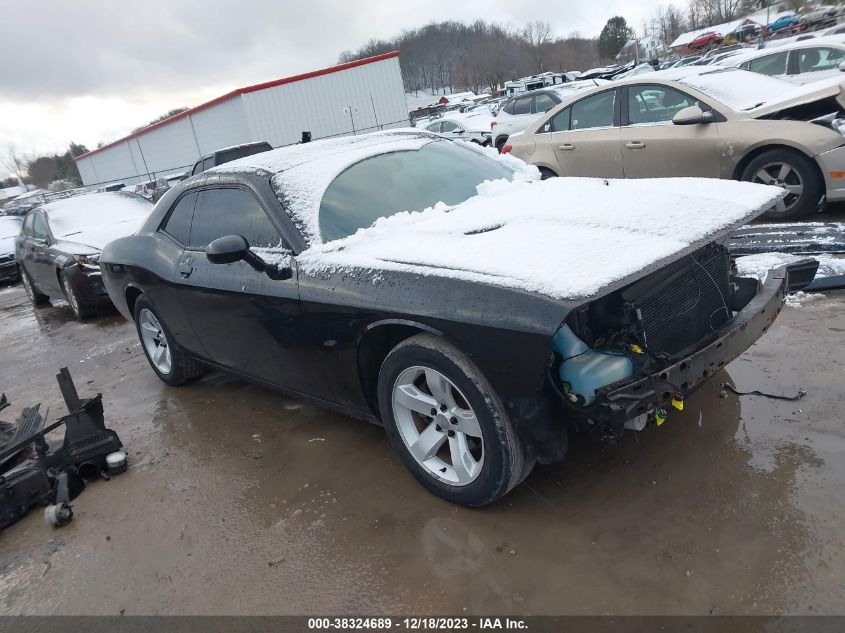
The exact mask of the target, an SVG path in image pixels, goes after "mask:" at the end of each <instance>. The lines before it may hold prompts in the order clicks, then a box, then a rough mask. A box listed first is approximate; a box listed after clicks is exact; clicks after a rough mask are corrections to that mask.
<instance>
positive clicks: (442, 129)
mask: <svg viewBox="0 0 845 633" xmlns="http://www.w3.org/2000/svg"><path fill="white" fill-rule="evenodd" d="M492 121H493V115H491V114H490V112H489V111H488V112H486V113H485V112H471V113H467V114H458V113H450V115H447V116H444V117H443V118H441V119H435V120H434V121H432V122H431V123H429V124H427V125H426V126H425V129H426V130H428V131H429V132H434V133H435V134H442V135H443V136H446V137H448V138H452V139H462V140H464V141H472V142H474V143H478V144H479V145H490V138H491V132H490V123H491V122H492Z"/></svg>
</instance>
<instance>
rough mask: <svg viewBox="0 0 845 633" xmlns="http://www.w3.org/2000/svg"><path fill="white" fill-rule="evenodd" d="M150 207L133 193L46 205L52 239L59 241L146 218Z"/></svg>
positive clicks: (62, 201)
mask: <svg viewBox="0 0 845 633" xmlns="http://www.w3.org/2000/svg"><path fill="white" fill-rule="evenodd" d="M152 206H153V205H152V203H151V202H150V201H149V200H147V199H145V198H144V197H142V196H139V195H137V194H134V193H126V192H113V193H98V194H90V195H85V196H78V197H76V198H68V199H66V200H61V201H59V202H55V203H53V204H51V205H48V207H46V208H47V215H48V217H49V220H50V230H51V231H52V233H53V237H55V238H56V239H61V238H63V237H69V236H71V235H76V234H77V233H82V232H83V231H87V230H90V229H95V228H101V227H103V226H108V225H112V224H121V223H124V222H129V221H140V220H143V219H144V218H146V217H147V215H148V214H149V212H150V210H151V209H152Z"/></svg>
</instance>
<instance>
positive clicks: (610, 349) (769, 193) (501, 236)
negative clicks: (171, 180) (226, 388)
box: [100, 130, 815, 506]
mask: <svg viewBox="0 0 845 633" xmlns="http://www.w3.org/2000/svg"><path fill="white" fill-rule="evenodd" d="M782 195H783V192H782V190H781V189H779V188H775V187H768V186H762V185H754V184H749V183H739V182H714V181H712V180H704V179H682V180H675V179H665V180H652V181H633V180H631V181H628V180H619V181H603V180H599V179H578V178H572V179H568V178H567V179H563V178H557V179H551V180H546V181H540V180H539V173H538V172H537V170H536V169H535V168H533V167H529V166H527V165H525V164H524V163H523V162H522V161H518V160H515V159H513V158H512V157H509V156H500V155H498V154H497V153H496V152H495V151H494V150H493V149H485V148H481V147H478V146H477V145H475V144H473V143H466V142H460V141H456V142H453V141H449V140H447V139H444V138H443V137H441V136H437V135H433V134H429V133H426V132H419V131H413V130H403V131H389V132H378V133H373V134H367V135H361V136H357V137H344V138H339V139H331V140H323V141H318V142H315V143H309V144H305V145H296V146H290V147H285V148H281V149H277V150H275V151H272V152H266V153H263V154H259V155H256V156H251V157H249V158H244V159H241V160H239V161H236V162H233V163H230V164H228V165H225V166H223V167H218V168H215V169H212V170H210V171H207V172H205V173H203V174H202V175H200V176H197V177H193V178H190V179H188V180H186V181H184V182H182V183H180V184H179V185H177V186H176V187H174V188H173V189H171V190H170V191H168V192H167V193H166V194H165V196H164V197H163V198H162V199H161V200H160V201H159V203H158V205H157V206H156V207H155V209H154V210H153V212H152V214H151V215H150V217H149V218H148V219H147V220H146V222H145V223H144V225H143V226H142V227H141V229H140V230H139V231H138V232H137V233H136V234H134V235H131V236H128V237H125V238H122V239H118V240H115V241H113V242H111V243H110V244H108V245H107V246H106V248H105V249H104V250H103V254H102V256H101V258H100V265H101V267H102V270H103V278H104V281H105V284H106V287H107V288H108V292H109V295H110V296H111V297H112V300H113V301H114V303H115V305H116V306H117V308H118V309H119V310H120V312H121V313H122V314H123V315H124V316H126V317H127V318H128V319H131V320H132V321H134V323H135V326H136V329H137V333H138V336H139V339H140V341H141V348H142V350H143V352H144V354H145V355H146V357H147V359H148V361H149V363H150V366H151V367H152V370H153V371H154V372H155V373H156V374H157V375H158V377H159V378H160V379H161V380H162V381H164V382H165V383H167V384H168V385H181V384H183V383H186V382H188V381H189V380H191V379H193V378H196V377H198V376H199V375H201V374H202V373H203V372H204V370H205V369H206V368H207V367H216V368H220V369H224V370H227V371H230V372H233V373H235V374H236V375H238V376H241V377H243V378H245V379H249V380H253V381H256V382H258V383H260V384H263V385H266V386H269V387H273V388H276V389H280V390H283V391H285V392H287V393H290V394H293V395H294V396H296V397H298V398H302V399H305V400H308V401H311V402H314V403H316V404H318V405H320V406H324V407H328V408H332V409H335V410H338V411H341V412H344V413H347V414H349V415H352V416H355V417H359V418H362V419H365V420H369V421H372V422H375V423H379V424H383V425H384V428H385V430H386V433H387V435H388V437H389V439H390V442H391V444H392V446H393V447H394V449H395V450H396V452H397V453H398V454H399V456H400V458H401V459H402V461H403V462H404V464H405V465H406V467H407V468H408V469H409V470H410V472H411V473H412V474H413V475H414V476H415V477H416V478H417V479H418V480H419V481H420V482H421V483H422V485H424V486H425V487H426V488H427V489H428V490H430V491H431V492H432V493H434V494H436V495H439V496H440V497H442V498H444V499H447V500H449V501H451V502H454V503H459V504H464V505H469V506H480V505H483V504H486V503H489V502H492V501H494V500H495V499H497V498H499V497H501V496H502V495H504V494H505V493H506V492H508V491H509V490H510V489H512V488H513V487H514V486H516V485H517V484H518V483H519V482H521V481H522V480H523V479H524V478H525V477H526V476H527V475H528V473H529V472H530V471H531V469H532V467H533V466H534V464H535V462H536V461H538V460H539V461H540V462H543V463H548V462H551V461H555V460H560V459H563V457H564V455H565V453H566V451H567V446H568V443H567V437H568V435H567V434H568V433H569V432H570V431H572V430H575V429H578V430H581V431H583V432H586V433H589V434H590V435H591V436H593V437H594V438H596V439H598V440H602V441H608V442H613V441H616V440H618V439H619V438H620V437H621V436H622V434H623V431H624V429H625V428H629V429H637V430H641V429H643V428H645V427H646V426H647V425H650V424H653V423H655V422H660V421H662V420H663V419H665V416H666V414H667V409H669V408H671V403H672V401H675V402H679V401H681V400H682V399H683V398H684V397H686V396H687V395H689V394H690V393H691V392H692V391H693V390H694V389H695V388H696V387H697V386H699V385H700V384H701V383H702V382H703V381H704V380H706V379H708V378H710V377H711V376H713V375H714V374H716V373H717V372H718V371H719V369H720V368H721V367H723V366H724V365H725V364H726V363H728V362H729V361H731V360H732V359H734V358H735V357H736V356H738V355H739V354H740V353H742V352H743V351H744V350H745V349H746V348H747V347H748V346H749V345H751V344H752V343H753V342H754V341H755V340H756V339H757V338H758V337H759V336H760V335H761V334H762V333H763V332H764V331H765V330H766V329H767V328H768V327H769V326H770V324H771V323H772V322H773V320H774V319H775V317H776V315H777V314H778V312H779V310H780V309H781V305H782V303H783V300H784V293H785V291H786V289H787V285H788V283H789V274H790V270H789V269H787V268H782V269H778V270H775V271H773V272H771V273H770V274H769V277H768V279H767V281H766V282H765V284H764V285H763V286H762V287H759V284H758V282H757V280H756V279H744V278H739V277H737V276H736V275H735V274H734V273H733V272H732V270H733V269H732V265H731V258H730V256H729V254H728V252H727V250H726V249H725V248H724V247H723V246H721V245H720V244H719V243H718V240H720V239H721V238H722V237H724V236H725V235H726V234H727V233H728V232H730V231H731V230H732V229H734V228H735V227H737V226H739V225H741V224H743V223H745V222H747V221H749V220H750V219H752V218H753V217H755V216H756V215H757V214H758V213H760V212H762V211H763V210H765V209H766V208H767V207H769V206H771V205H772V204H774V203H775V202H776V201H777V200H778V199H779V197H780V196H782ZM611 252H612V253H613V254H614V256H613V257H612V258H609V257H607V254H608V253H611ZM813 272H815V271H813Z"/></svg>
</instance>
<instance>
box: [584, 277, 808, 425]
mask: <svg viewBox="0 0 845 633" xmlns="http://www.w3.org/2000/svg"><path fill="white" fill-rule="evenodd" d="M791 268H793V267H792V266H785V267H782V268H777V269H774V270H771V271H769V275H768V277H767V278H766V282H765V284H763V286H762V288H761V290H760V291H759V292H758V293H757V294H756V296H755V297H754V298H753V299H752V300H751V301H750V302H749V303H748V305H746V306H745V307H744V308H743V309H742V310H741V311H740V312H738V313H737V314H736V315H735V316H734V318H733V319H731V320H730V321H729V322H728V323H726V324H725V325H724V326H722V327H721V328H719V329H718V330H717V331H716V333H715V338H714V339H713V340H712V341H711V342H710V343H709V344H708V345H706V346H705V347H703V348H701V349H699V350H698V351H696V352H694V353H692V354H689V355H687V356H684V357H683V358H681V359H679V360H677V362H675V363H673V364H672V365H670V366H668V367H666V368H664V369H663V370H662V371H659V372H656V373H654V374H652V375H650V376H644V377H643V376H640V377H636V378H633V379H629V380H626V381H624V382H621V383H615V384H612V385H608V386H607V387H604V388H603V389H600V390H598V391H596V401H595V402H594V403H593V404H592V405H591V406H590V407H589V409H590V411H589V412H588V415H589V416H590V418H591V419H592V420H593V423H594V424H595V425H596V428H597V430H598V431H599V433H598V435H599V436H600V438H601V439H616V438H618V437H620V436H621V435H622V432H623V429H624V428H625V423H626V422H627V421H629V420H634V419H637V418H640V416H650V415H653V413H654V412H655V411H656V410H659V409H661V408H665V409H667V410H668V411H671V403H672V400H673V399H675V398H677V392H680V396H681V400H683V398H685V397H686V396H688V395H689V394H691V393H692V392H693V391H695V390H696V389H697V388H698V387H699V386H701V384H702V383H703V382H704V381H706V380H707V379H708V378H710V377H711V376H713V375H714V374H716V373H718V372H719V370H721V369H722V367H724V366H725V365H727V364H728V363H730V362H731V361H732V360H734V359H735V358H737V357H738V356H739V355H740V354H742V353H743V352H744V351H745V350H747V349H748V348H749V347H751V345H752V344H753V343H754V342H755V341H756V340H757V339H758V338H760V336H762V335H763V333H764V332H765V331H766V330H767V329H768V328H769V326H770V325H771V324H772V323H773V322H774V320H775V318H776V317H777V315H778V314H779V313H780V311H781V308H782V307H783V302H784V298H785V296H786V292H787V290H788V289H789V272H790V269H791ZM797 271H798V269H797V268H796V269H795V272H796V275H797ZM641 419H642V418H641Z"/></svg>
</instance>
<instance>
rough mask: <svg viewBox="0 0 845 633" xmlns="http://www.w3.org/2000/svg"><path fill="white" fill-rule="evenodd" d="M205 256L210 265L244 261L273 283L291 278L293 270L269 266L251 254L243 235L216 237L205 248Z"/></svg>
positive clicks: (273, 265) (274, 265) (288, 267)
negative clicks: (273, 281) (265, 275)
mask: <svg viewBox="0 0 845 633" xmlns="http://www.w3.org/2000/svg"><path fill="white" fill-rule="evenodd" d="M205 256H206V257H208V261H210V262H211V263H212V264H234V263H235V262H239V261H244V262H246V263H247V264H248V265H249V266H251V267H252V268H253V270H257V271H258V272H260V273H266V274H267V276H268V277H269V278H270V279H273V280H275V281H283V280H285V279H290V278H291V277H293V269H292V268H290V266H278V265H277V264H270V263H268V262H265V261H264V260H263V259H261V258H260V257H259V256H258V255H256V254H255V253H253V252H252V250H250V248H249V242H247V241H246V238H245V237H244V236H243V235H225V236H223V237H218V238H217V239H216V240H214V241H213V242H212V243H211V244H209V245H208V246H206V247H205Z"/></svg>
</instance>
